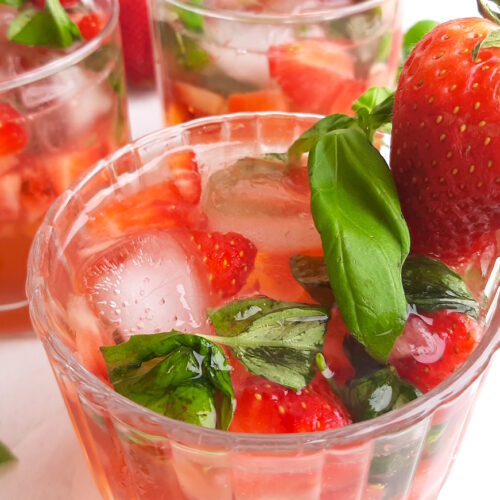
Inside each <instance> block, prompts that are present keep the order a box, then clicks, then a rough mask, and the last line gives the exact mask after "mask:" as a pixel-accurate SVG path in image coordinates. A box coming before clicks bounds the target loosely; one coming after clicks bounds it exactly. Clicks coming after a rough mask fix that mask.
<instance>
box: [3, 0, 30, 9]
mask: <svg viewBox="0 0 500 500" xmlns="http://www.w3.org/2000/svg"><path fill="white" fill-rule="evenodd" d="M26 2H27V0H0V5H8V6H9V7H15V8H16V9H20V8H21V7H22V6H23V5H24V4H25V3H26Z"/></svg>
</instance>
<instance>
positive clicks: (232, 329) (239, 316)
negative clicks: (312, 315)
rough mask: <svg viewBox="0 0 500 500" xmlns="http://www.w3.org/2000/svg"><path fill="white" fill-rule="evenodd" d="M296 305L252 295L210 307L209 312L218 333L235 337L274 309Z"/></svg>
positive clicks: (278, 309)
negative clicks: (215, 307)
mask: <svg viewBox="0 0 500 500" xmlns="http://www.w3.org/2000/svg"><path fill="white" fill-rule="evenodd" d="M296 305H297V304H293V303H291V302H280V301H278V300H273V299H270V298H268V297H252V298H249V299H244V300H235V301H233V302H229V304H226V305H225V306H222V307H220V308H218V309H209V310H208V311H207V314H208V317H209V319H210V321H211V322H212V324H213V325H214V328H215V331H216V332H217V334H218V335H221V336H222V337H233V336H236V335H240V334H241V333H243V332H244V331H245V330H247V329H248V328H249V327H250V326H251V325H252V323H253V322H254V321H255V320H256V319H259V318H261V317H262V316H264V315H266V314H268V313H270V312H272V311H281V310H283V309H288V308H289V307H293V306H296Z"/></svg>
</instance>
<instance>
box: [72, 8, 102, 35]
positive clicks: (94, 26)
mask: <svg viewBox="0 0 500 500" xmlns="http://www.w3.org/2000/svg"><path fill="white" fill-rule="evenodd" d="M103 26H104V22H103V19H102V17H101V16H100V15H99V14H96V13H95V12H92V13H90V14H86V15H85V16H83V17H82V18H81V19H80V20H79V21H78V28H79V30H80V33H81V34H82V37H83V39H84V40H92V38H95V37H96V36H97V35H98V34H99V33H100V32H101V30H102V28H103Z"/></svg>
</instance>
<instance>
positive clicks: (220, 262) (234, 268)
mask: <svg viewBox="0 0 500 500" xmlns="http://www.w3.org/2000/svg"><path fill="white" fill-rule="evenodd" d="M192 239H193V241H194V243H195V244H196V245H197V248H198V251H199V252H200V254H201V257H202V260H203V263H204V264H205V267H206V269H207V271H208V279H209V281H210V284H211V287H212V291H213V292H214V293H218V294H220V295H221V296H222V297H231V296H232V295H235V294H236V293H237V292H239V291H240V290H241V288H242V287H243V285H244V284H245V283H246V281H247V278H248V276H249V274H250V273H251V272H252V269H253V267H254V264H255V257H256V255H257V248H256V247H255V245H254V244H253V243H252V242H251V241H250V240H248V239H247V238H245V237H244V236H241V235H240V234H237V233H226V234H222V233H216V232H214V233H204V232H193V235H192Z"/></svg>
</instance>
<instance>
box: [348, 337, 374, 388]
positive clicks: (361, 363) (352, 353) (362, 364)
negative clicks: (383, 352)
mask: <svg viewBox="0 0 500 500" xmlns="http://www.w3.org/2000/svg"><path fill="white" fill-rule="evenodd" d="M342 348H343V349H344V352H345V354H346V356H347V357H348V358H349V361H350V362H351V365H352V366H353V368H354V371H355V372H356V378H360V377H367V376H369V375H372V374H373V373H374V372H376V371H378V370H380V369H381V368H382V367H383V365H381V364H380V363H378V362H377V361H375V360H374V359H373V358H372V357H371V356H370V355H369V354H368V353H367V352H366V349H365V348H364V347H363V346H362V345H361V344H360V343H359V342H358V341H357V340H356V339H355V338H354V337H353V336H352V335H346V336H345V337H344V342H343V344H342Z"/></svg>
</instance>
